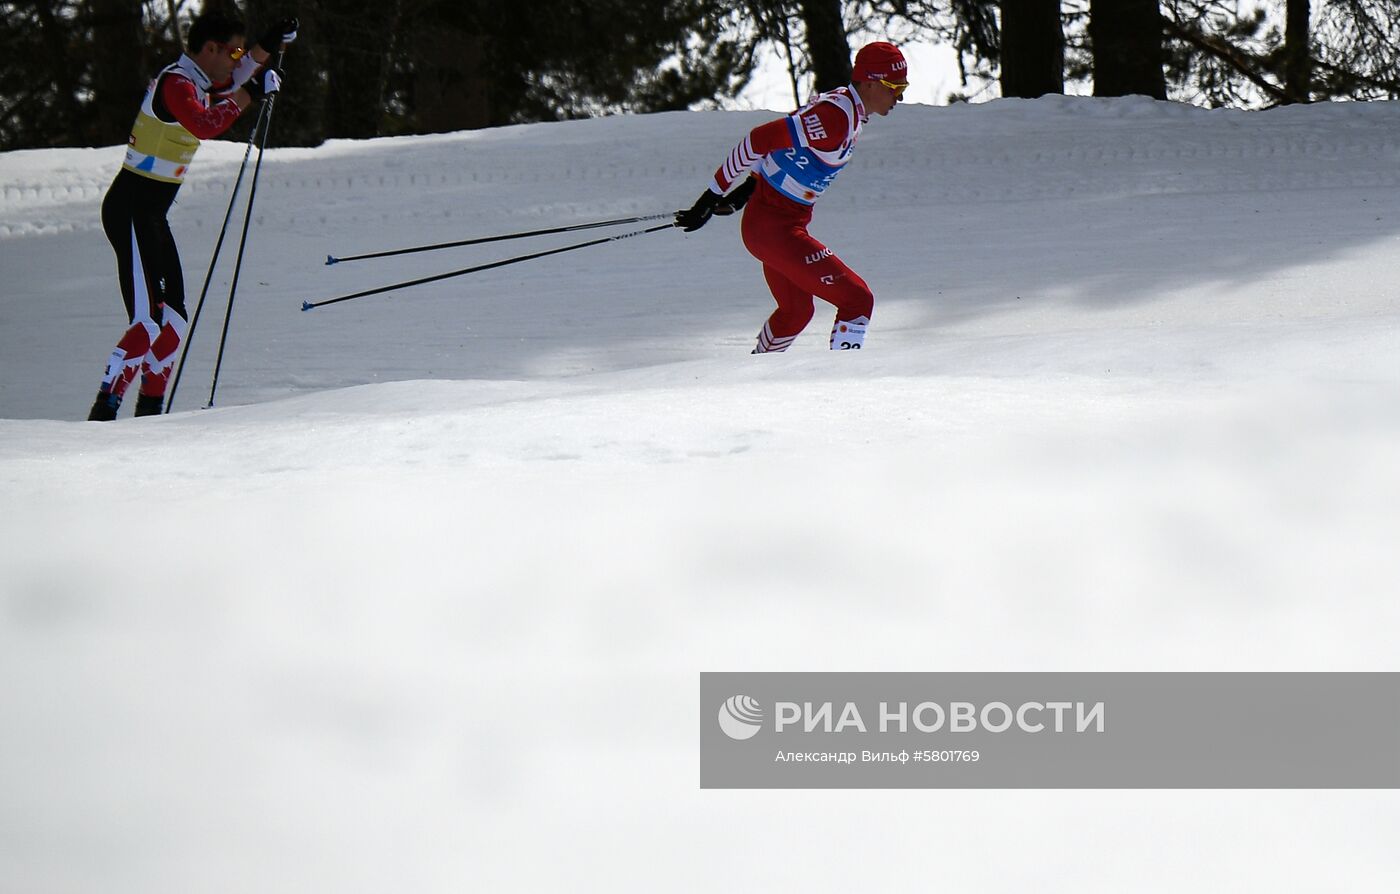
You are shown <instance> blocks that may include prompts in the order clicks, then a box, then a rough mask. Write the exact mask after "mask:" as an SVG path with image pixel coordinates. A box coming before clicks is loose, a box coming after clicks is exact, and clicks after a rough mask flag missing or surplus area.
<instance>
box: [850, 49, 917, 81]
mask: <svg viewBox="0 0 1400 894" xmlns="http://www.w3.org/2000/svg"><path fill="white" fill-rule="evenodd" d="M861 81H889V82H890V83H891V84H907V83H908V82H909V63H907V62H905V61H904V54H903V53H901V52H900V51H899V47H897V46H895V45H894V44H892V43H886V42H885V41H883V40H877V41H876V42H875V43H868V44H866V45H865V46H863V47H861V48H860V52H859V53H856V64H855V67H854V68H853V69H852V71H851V83H853V84H858V83H860V82H861Z"/></svg>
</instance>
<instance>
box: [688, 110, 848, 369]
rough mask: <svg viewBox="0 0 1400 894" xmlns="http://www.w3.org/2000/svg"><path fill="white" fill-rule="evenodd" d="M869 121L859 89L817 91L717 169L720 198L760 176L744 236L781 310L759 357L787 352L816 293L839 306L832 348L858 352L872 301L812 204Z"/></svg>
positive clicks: (762, 337) (756, 132)
mask: <svg viewBox="0 0 1400 894" xmlns="http://www.w3.org/2000/svg"><path fill="white" fill-rule="evenodd" d="M866 120H867V115H866V112H865V106H864V104H863V103H862V102H861V101H860V96H859V95H858V94H857V93H856V91H855V88H853V87H841V88H839V89H837V90H833V91H831V92H830V93H822V94H818V95H817V96H815V97H813V98H812V100H811V101H810V102H808V103H807V104H806V105H805V106H803V107H802V108H800V109H798V110H797V111H795V112H793V113H792V114H791V115H788V116H786V117H784V118H779V119H777V120H776V121H770V122H768V123H767V124H761V125H759V126H758V127H756V128H754V129H753V130H752V131H750V132H749V135H748V136H746V137H745V138H744V139H743V141H742V142H740V143H739V145H737V146H735V147H734V149H733V150H732V151H731V152H730V153H729V158H728V159H726V160H725V162H724V164H723V165H721V166H720V168H719V170H717V171H716V172H715V179H714V182H713V183H712V184H711V186H710V190H711V191H712V192H717V193H720V194H724V193H728V192H729V191H730V190H731V189H732V188H734V186H735V185H737V184H738V183H739V182H741V181H742V180H743V178H744V177H745V176H746V175H747V174H748V173H749V172H750V171H753V172H755V174H756V175H757V177H758V184H757V187H756V188H755V190H754V193H753V196H752V197H751V198H750V199H749V201H748V203H747V204H746V205H745V206H744V217H743V224H742V234H743V239H744V246H745V247H746V248H747V249H748V250H749V254H751V255H753V256H754V257H755V258H757V259H758V260H759V261H760V262H761V263H762V264H763V277H764V279H765V280H767V282H768V288H769V289H770V290H771V291H772V293H773V299H774V300H775V301H776V302H777V304H778V308H777V310H775V311H774V312H773V314H772V316H770V317H769V318H768V321H767V322H766V323H765V324H764V327H763V331H762V332H761V333H760V334H759V337H758V346H757V348H756V351H755V353H766V352H768V351H784V350H787V348H788V347H789V346H791V345H792V343H793V341H794V340H795V339H796V338H797V335H798V333H800V332H801V331H802V330H803V329H804V328H806V326H807V324H808V323H809V322H810V321H811V319H812V314H813V306H812V296H813V295H815V296H816V297H818V298H821V299H822V300H823V301H827V302H829V303H830V304H833V305H835V306H836V325H835V327H834V328H833V330H832V342H831V346H832V347H833V348H842V347H857V348H858V347H860V344H861V339H862V338H863V336H864V333H865V325H866V323H868V322H869V318H870V314H871V311H872V309H873V307H874V300H875V299H874V296H873V295H872V294H871V291H870V287H869V286H867V285H866V284H865V280H863V279H861V278H860V276H859V275H857V274H856V272H855V271H853V270H851V268H849V267H847V266H846V265H845V263H843V262H842V261H841V259H840V258H838V257H837V256H836V254H835V252H833V251H832V250H831V249H830V248H827V247H826V246H825V245H823V244H822V243H821V242H819V241H817V240H816V239H815V238H813V237H812V235H811V234H810V233H808V232H807V225H808V223H810V222H811V220H812V206H813V204H814V203H815V202H816V200H817V199H819V198H820V197H821V195H822V193H823V192H825V191H826V188H827V187H828V186H829V185H830V184H831V182H832V180H834V179H835V178H836V175H837V174H839V173H840V172H841V169H842V168H843V167H844V166H845V164H846V162H847V161H849V160H850V155H851V150H852V149H853V148H854V145H855V141H856V137H857V136H859V134H860V131H861V127H862V125H864V124H865V122H866ZM848 333H849V335H848ZM843 338H847V339H849V340H847V341H844V342H843Z"/></svg>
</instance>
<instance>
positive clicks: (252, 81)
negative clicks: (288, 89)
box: [243, 68, 282, 102]
mask: <svg viewBox="0 0 1400 894" xmlns="http://www.w3.org/2000/svg"><path fill="white" fill-rule="evenodd" d="M243 89H244V90H247V91H248V95H249V96H251V97H253V102H261V101H262V100H264V99H266V98H268V97H269V96H272V95H274V94H276V93H277V91H279V90H281V89H282V72H280V71H278V70H277V69H275V68H264V69H260V70H259V71H258V73H257V74H255V75H253V76H252V77H251V78H249V79H248V83H246V84H244V85H243Z"/></svg>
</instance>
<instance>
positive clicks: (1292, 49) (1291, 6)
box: [1283, 0, 1312, 103]
mask: <svg viewBox="0 0 1400 894" xmlns="http://www.w3.org/2000/svg"><path fill="white" fill-rule="evenodd" d="M1311 18H1312V4H1311V3H1310V2H1308V0H1288V18H1287V23H1286V26H1285V33H1284V38H1283V41H1284V42H1283V48H1284V60H1285V61H1284V70H1283V92H1284V98H1283V102H1284V103H1291V102H1312V47H1311V45H1310V44H1311V37H1310V32H1311V27H1310V19H1311Z"/></svg>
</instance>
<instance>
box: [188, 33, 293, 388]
mask: <svg viewBox="0 0 1400 894" xmlns="http://www.w3.org/2000/svg"><path fill="white" fill-rule="evenodd" d="M281 67H282V54H281V53H278V54H277V61H276V62H275V63H273V68H281ZM263 102H264V103H265V104H266V106H267V108H266V109H264V110H262V111H260V112H259V113H258V120H259V121H260V122H262V125H263V132H262V139H261V140H259V141H258V160H257V161H256V162H254V164H253V182H252V183H251V184H250V185H249V187H248V208H247V209H246V210H245V211H244V213H243V233H242V235H240V236H239V237H238V255H237V257H236V258H235V260H234V262H233V282H232V284H230V285H229V289H228V307H227V308H226V309H225V310H224V331H223V332H222V333H221V334H220V335H219V353H218V354H217V355H216V356H215V358H214V378H213V379H212V380H210V382H209V403H208V404H206V405H205V406H206V408H207V407H212V406H214V392H215V391H216V390H217V389H218V387H219V368H220V367H222V366H223V365H224V345H225V344H226V343H227V342H228V324H229V321H230V320H231V319H233V297H234V295H236V294H237V293H238V275H239V273H241V272H242V270H243V249H244V248H245V247H247V244H248V225H249V224H250V223H251V222H252V220H253V201H254V200H255V199H257V197H258V174H259V173H261V171H262V160H263V149H265V148H266V147H267V134H268V132H269V131H271V130H272V107H273V104H274V103H276V102H277V94H276V93H274V94H272V95H271V96H269V97H267V99H265V100H263ZM263 112H266V115H264V114H263Z"/></svg>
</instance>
